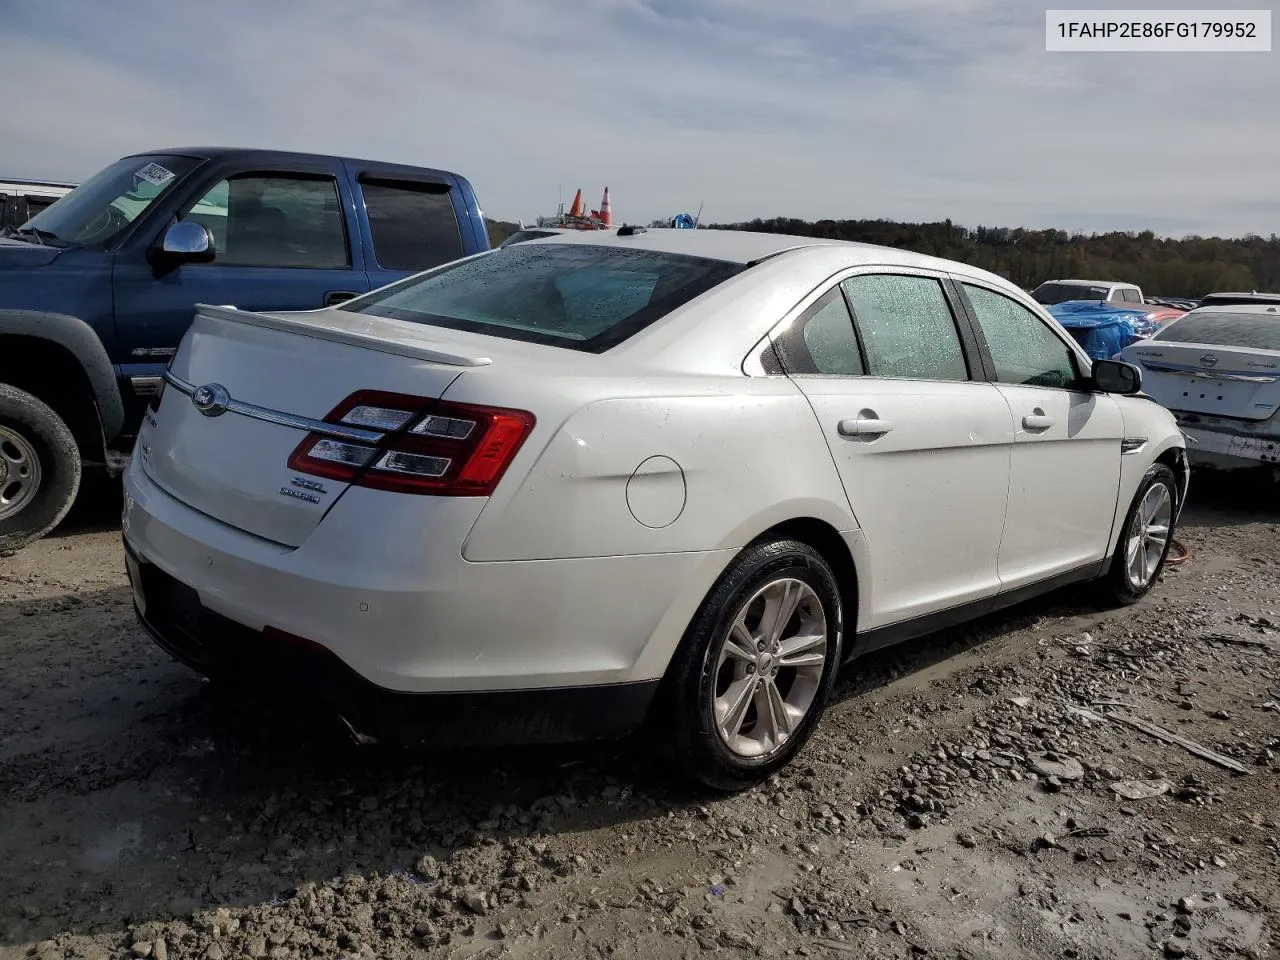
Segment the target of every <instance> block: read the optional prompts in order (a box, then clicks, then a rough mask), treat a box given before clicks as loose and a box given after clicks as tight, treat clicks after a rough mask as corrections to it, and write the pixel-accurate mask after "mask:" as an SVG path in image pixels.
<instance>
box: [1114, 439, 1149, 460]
mask: <svg viewBox="0 0 1280 960" xmlns="http://www.w3.org/2000/svg"><path fill="white" fill-rule="evenodd" d="M1146 445H1147V438H1146V437H1125V438H1124V439H1123V440H1121V441H1120V454H1121V456H1128V455H1129V454H1131V453H1137V452H1138V451H1139V450H1141V449H1142V448H1143V447H1145V446H1146Z"/></svg>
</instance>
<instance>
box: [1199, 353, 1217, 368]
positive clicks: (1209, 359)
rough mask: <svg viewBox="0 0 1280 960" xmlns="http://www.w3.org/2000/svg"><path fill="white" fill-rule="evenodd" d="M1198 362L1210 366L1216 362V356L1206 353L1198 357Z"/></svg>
mask: <svg viewBox="0 0 1280 960" xmlns="http://www.w3.org/2000/svg"><path fill="white" fill-rule="evenodd" d="M1200 362H1201V363H1203V364H1204V365H1205V366H1206V367H1212V366H1213V365H1214V364H1215V363H1217V362H1218V358H1217V357H1215V356H1214V355H1213V354H1212V353H1206V354H1205V355H1204V356H1203V357H1201V358H1200Z"/></svg>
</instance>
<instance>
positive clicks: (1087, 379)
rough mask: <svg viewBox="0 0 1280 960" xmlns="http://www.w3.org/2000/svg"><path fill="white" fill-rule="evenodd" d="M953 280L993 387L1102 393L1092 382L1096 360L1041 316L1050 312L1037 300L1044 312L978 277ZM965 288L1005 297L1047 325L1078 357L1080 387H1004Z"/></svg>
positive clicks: (962, 276)
mask: <svg viewBox="0 0 1280 960" xmlns="http://www.w3.org/2000/svg"><path fill="white" fill-rule="evenodd" d="M950 279H951V283H952V286H953V287H954V290H955V294H956V297H957V298H958V300H959V301H960V304H961V306H962V307H963V309H964V314H965V317H966V319H967V321H968V326H969V329H970V332H971V334H972V336H973V338H974V340H975V341H976V343H977V346H978V352H979V354H980V355H981V357H982V363H983V366H984V367H985V368H986V370H987V379H988V380H989V381H990V382H991V383H994V384H997V385H999V386H1006V387H1026V388H1027V389H1030V390H1059V391H1061V390H1066V391H1068V392H1070V393H1082V394H1094V393H1097V392H1099V391H1098V390H1097V389H1096V388H1095V387H1094V386H1093V385H1092V380H1093V377H1092V372H1093V361H1092V359H1091V358H1090V357H1089V355H1088V354H1087V353H1085V352H1084V348H1083V347H1081V346H1080V344H1079V343H1077V342H1076V341H1075V339H1074V338H1072V337H1071V336H1066V337H1064V336H1063V335H1062V333H1060V332H1059V330H1058V327H1057V325H1056V324H1055V323H1052V322H1049V320H1046V319H1045V318H1044V317H1043V316H1041V314H1042V313H1047V311H1046V310H1045V308H1044V307H1043V306H1042V305H1041V304H1040V303H1038V302H1037V301H1035V300H1032V301H1031V303H1032V304H1034V305H1035V306H1036V307H1039V308H1040V309H1039V310H1036V309H1033V307H1032V306H1030V305H1028V303H1027V302H1026V300H1024V299H1023V298H1021V297H1017V296H1014V295H1013V294H1012V293H1011V292H1010V291H1009V290H1004V289H1002V288H1000V287H998V286H996V285H995V284H992V283H988V282H986V281H984V280H982V279H979V278H976V277H966V276H965V275H963V274H958V273H956V274H952V275H951V278H950ZM965 284H968V285H969V286H972V287H979V288H981V289H983V290H986V291H988V292H990V293H994V294H998V295H999V296H1002V297H1005V298H1006V299H1008V300H1012V301H1013V302H1014V303H1016V304H1017V305H1018V306H1020V307H1022V308H1023V309H1025V310H1026V311H1027V312H1028V313H1030V314H1031V315H1032V316H1033V317H1035V318H1036V319H1037V320H1039V321H1040V322H1041V323H1042V324H1044V326H1045V328H1046V329H1047V330H1048V331H1049V332H1050V333H1052V334H1053V336H1054V337H1055V338H1056V339H1057V341H1058V342H1059V343H1060V344H1062V345H1063V346H1065V347H1066V348H1067V351H1068V352H1069V353H1070V354H1071V355H1072V356H1073V357H1075V360H1076V375H1077V376H1078V377H1079V378H1080V379H1079V386H1076V387H1046V386H1042V385H1041V384H1036V383H1004V384H1002V383H1001V381H1000V378H999V377H998V376H997V375H996V364H995V359H994V358H993V357H992V355H991V348H990V347H989V346H988V344H987V336H986V334H985V333H983V331H982V325H981V324H980V323H979V322H978V313H977V311H976V310H974V308H973V303H972V302H971V301H970V300H969V295H968V294H967V293H965V290H964V287H965ZM1050 320H1052V317H1050Z"/></svg>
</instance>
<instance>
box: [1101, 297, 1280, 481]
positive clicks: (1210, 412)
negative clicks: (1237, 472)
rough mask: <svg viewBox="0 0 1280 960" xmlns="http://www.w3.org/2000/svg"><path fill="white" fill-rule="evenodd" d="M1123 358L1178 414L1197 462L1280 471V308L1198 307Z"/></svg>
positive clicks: (1126, 351)
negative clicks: (1139, 372) (1133, 365)
mask: <svg viewBox="0 0 1280 960" xmlns="http://www.w3.org/2000/svg"><path fill="white" fill-rule="evenodd" d="M1122 355H1123V356H1124V358H1125V359H1126V360H1127V361H1129V362H1130V363H1133V364H1136V365H1137V366H1139V367H1141V368H1142V370H1143V377H1144V382H1145V384H1146V391H1147V393H1149V394H1150V395H1151V396H1152V398H1154V399H1155V400H1158V401H1159V402H1160V403H1162V404H1164V405H1165V406H1166V407H1168V408H1169V409H1170V410H1172V411H1173V414H1174V416H1175V417H1176V418H1177V420H1178V422H1179V424H1181V426H1182V429H1183V431H1184V432H1185V433H1186V435H1187V437H1188V438H1190V440H1191V446H1190V447H1189V452H1190V455H1191V460H1192V461H1193V462H1195V463H1197V464H1198V465H1203V466H1207V467H1218V468H1226V469H1231V468H1235V467H1268V466H1269V467H1271V468H1272V469H1278V468H1280V306H1277V305H1274V304H1273V305H1267V304H1265V303H1260V304H1244V305H1239V304H1237V305H1228V306H1220V307H1201V308H1199V309H1198V310H1192V311H1191V312H1190V313H1185V314H1183V315H1182V316H1181V317H1179V318H1178V319H1177V320H1175V321H1174V322H1173V323H1171V324H1169V325H1168V326H1166V327H1165V328H1164V329H1162V330H1161V331H1160V332H1159V333H1157V334H1156V335H1155V336H1154V337H1152V338H1151V339H1150V340H1140V341H1138V342H1137V343H1133V344H1130V345H1129V346H1128V347H1126V348H1125V349H1124V351H1123V354H1122Z"/></svg>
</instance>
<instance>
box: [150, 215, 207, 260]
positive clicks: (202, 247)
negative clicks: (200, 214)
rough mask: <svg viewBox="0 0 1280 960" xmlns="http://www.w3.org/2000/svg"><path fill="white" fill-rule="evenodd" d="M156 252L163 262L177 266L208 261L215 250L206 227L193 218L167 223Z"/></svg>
mask: <svg viewBox="0 0 1280 960" xmlns="http://www.w3.org/2000/svg"><path fill="white" fill-rule="evenodd" d="M156 254H157V256H158V258H159V259H160V260H161V261H163V262H164V263H166V264H168V265H170V266H177V265H178V264H180V263H209V262H210V261H211V260H212V259H213V258H214V256H215V255H216V254H217V251H216V250H215V249H214V244H213V234H212V233H211V232H210V231H209V228H208V227H206V226H205V225H204V224H203V223H196V222H195V221H194V220H179V221H178V222H177V223H171V224H169V228H168V229H167V230H165V232H164V237H163V238H162V239H161V241H160V248H159V250H157V251H156Z"/></svg>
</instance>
